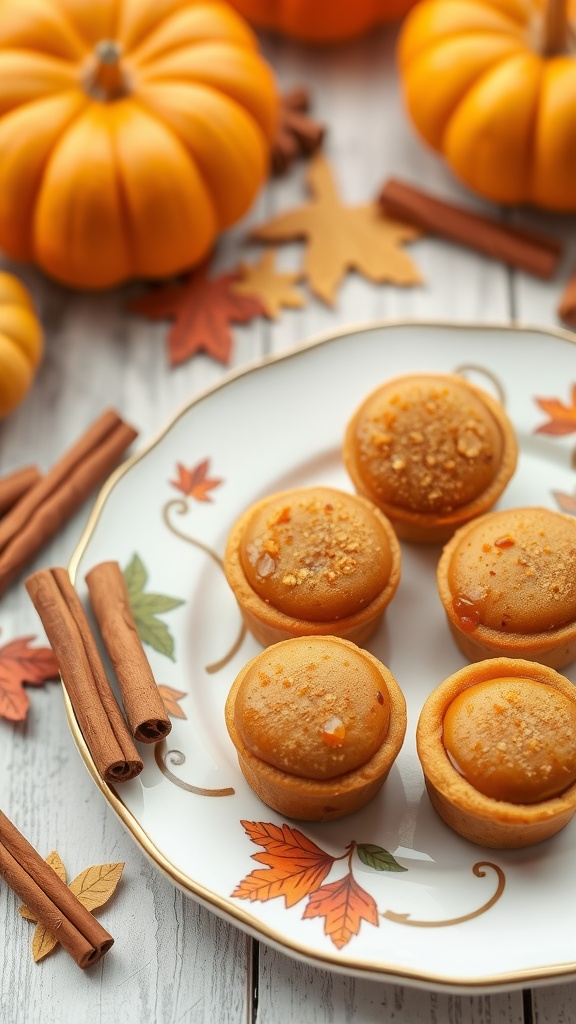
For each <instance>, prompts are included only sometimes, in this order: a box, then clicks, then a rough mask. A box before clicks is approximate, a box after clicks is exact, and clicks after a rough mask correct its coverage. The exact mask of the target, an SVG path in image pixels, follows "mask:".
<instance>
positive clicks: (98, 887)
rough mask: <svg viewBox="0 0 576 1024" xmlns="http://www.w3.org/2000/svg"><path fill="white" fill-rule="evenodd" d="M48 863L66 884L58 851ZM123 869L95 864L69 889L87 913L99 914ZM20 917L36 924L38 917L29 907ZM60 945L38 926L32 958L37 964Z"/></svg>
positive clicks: (40, 925)
mask: <svg viewBox="0 0 576 1024" xmlns="http://www.w3.org/2000/svg"><path fill="white" fill-rule="evenodd" d="M46 863H47V864H49V865H50V867H51V868H53V870H54V871H55V872H56V874H57V875H58V876H59V878H61V879H62V881H63V882H65V881H66V868H65V867H64V864H63V863H62V860H61V858H60V855H59V854H58V853H57V852H56V850H53V851H52V853H50V854H49V855H48V856H47V857H46ZM123 868H124V864H122V863H118V864H96V865H95V866H94V867H91V868H86V869H85V871H81V872H80V874H79V875H77V876H76V878H74V879H73V881H72V882H70V885H69V886H68V888H69V889H70V891H71V892H73V893H74V895H75V896H76V897H77V898H78V900H79V901H80V903H81V904H82V906H83V907H86V910H89V911H90V913H93V911H94V910H98V908H99V907H103V906H104V904H105V903H107V902H108V900H109V899H110V897H111V896H112V894H113V893H114V891H115V889H116V886H117V885H118V882H119V881H120V876H121V874H122V871H123ZM20 913H21V915H22V917H25V918H26V920H27V921H34V922H36V917H35V916H34V914H31V913H30V911H29V910H28V908H27V907H24V906H22V907H20ZM57 945H58V939H57V938H56V936H55V935H54V934H53V933H52V932H51V931H49V929H48V928H46V926H45V925H43V924H40V922H37V924H36V928H35V929H34V935H33V937H32V956H33V958H34V962H35V963H38V962H39V961H40V960H43V959H44V957H46V956H48V953H51V952H52V950H53V949H54V948H55V947H56V946H57Z"/></svg>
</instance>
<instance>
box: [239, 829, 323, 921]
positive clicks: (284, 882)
mask: <svg viewBox="0 0 576 1024" xmlns="http://www.w3.org/2000/svg"><path fill="white" fill-rule="evenodd" d="M242 825H243V826H244V828H245V830H246V834H247V835H248V836H249V837H250V839H251V840H252V842H253V843H256V844H257V845H259V846H263V847H264V849H265V850H266V853H255V854H253V855H252V859H253V860H256V861H258V862H259V863H260V864H266V867H265V868H257V869H256V870H255V871H252V872H251V873H250V874H249V875H247V877H246V878H244V879H243V881H242V882H240V885H239V886H238V887H237V888H236V889H235V890H234V892H233V893H232V895H233V896H237V897H238V898H239V899H248V900H252V901H253V902H254V901H255V900H261V901H265V900H271V899H275V898H276V897H277V896H283V897H284V900H285V903H286V906H287V907H292V906H294V904H295V903H298V902H299V901H300V900H301V899H303V897H305V896H307V895H308V894H309V893H311V892H313V891H314V890H315V889H317V888H318V886H319V885H320V884H321V883H322V882H323V880H324V879H325V878H326V876H327V875H328V873H329V872H330V869H331V867H332V865H333V863H334V858H333V857H331V856H330V855H329V854H327V853H325V852H324V850H321V849H320V847H319V846H316V844H315V843H313V842H312V841H311V840H310V839H307V837H306V836H305V835H303V834H302V832H299V831H298V829H295V828H290V826H289V825H283V826H282V828H279V827H278V826H277V825H273V824H271V823H270V822H263V821H243V822H242Z"/></svg>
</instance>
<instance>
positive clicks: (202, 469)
mask: <svg viewBox="0 0 576 1024" xmlns="http://www.w3.org/2000/svg"><path fill="white" fill-rule="evenodd" d="M209 469H210V459H204V460H203V461H202V462H199V463H197V465H196V466H194V467H193V468H192V469H188V468H187V467H186V466H184V465H183V464H182V463H181V462H178V463H177V464H176V471H177V473H178V478H177V479H176V480H170V483H171V484H172V487H175V488H176V490H177V491H182V494H185V495H186V497H187V498H194V500H195V501H212V497H211V495H210V494H209V492H210V491H212V490H213V489H214V488H215V487H219V486H220V484H221V483H222V482H223V481H222V480H220V479H217V478H216V477H209V476H208V470H209Z"/></svg>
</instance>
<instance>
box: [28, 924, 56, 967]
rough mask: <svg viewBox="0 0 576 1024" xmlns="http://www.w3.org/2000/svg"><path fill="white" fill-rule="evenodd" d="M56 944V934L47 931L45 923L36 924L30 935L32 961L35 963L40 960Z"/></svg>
mask: <svg viewBox="0 0 576 1024" xmlns="http://www.w3.org/2000/svg"><path fill="white" fill-rule="evenodd" d="M57 945H58V939H57V938H56V936H55V935H53V934H52V932H49V931H48V929H47V928H46V926H45V925H43V924H37V925H36V928H35V929H34V935H33V937H32V956H33V957H34V963H35V964H37V963H38V962H39V961H40V960H43V959H44V957H45V956H48V953H51V952H52V950H53V949H54V947H55V946H57Z"/></svg>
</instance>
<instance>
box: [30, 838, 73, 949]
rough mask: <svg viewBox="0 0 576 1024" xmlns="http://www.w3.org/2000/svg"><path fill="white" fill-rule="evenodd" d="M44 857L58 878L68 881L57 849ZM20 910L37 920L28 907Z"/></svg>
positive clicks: (31, 918) (31, 919)
mask: <svg viewBox="0 0 576 1024" xmlns="http://www.w3.org/2000/svg"><path fill="white" fill-rule="evenodd" d="M44 859H45V861H46V863H47V864H48V866H49V867H51V868H52V869H53V870H54V871H55V872H56V874H57V875H58V878H60V880H61V881H62V882H66V868H65V867H64V864H63V863H62V859H61V857H60V854H59V853H57V852H56V850H52V852H51V853H49V854H48V856H47V857H45V858H44ZM19 911H20V914H21V915H22V917H25V918H26V920H27V921H35V920H36V918H35V917H34V914H31V913H30V911H29V910H28V907H24V906H22V907H19ZM44 955H45V954H44Z"/></svg>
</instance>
